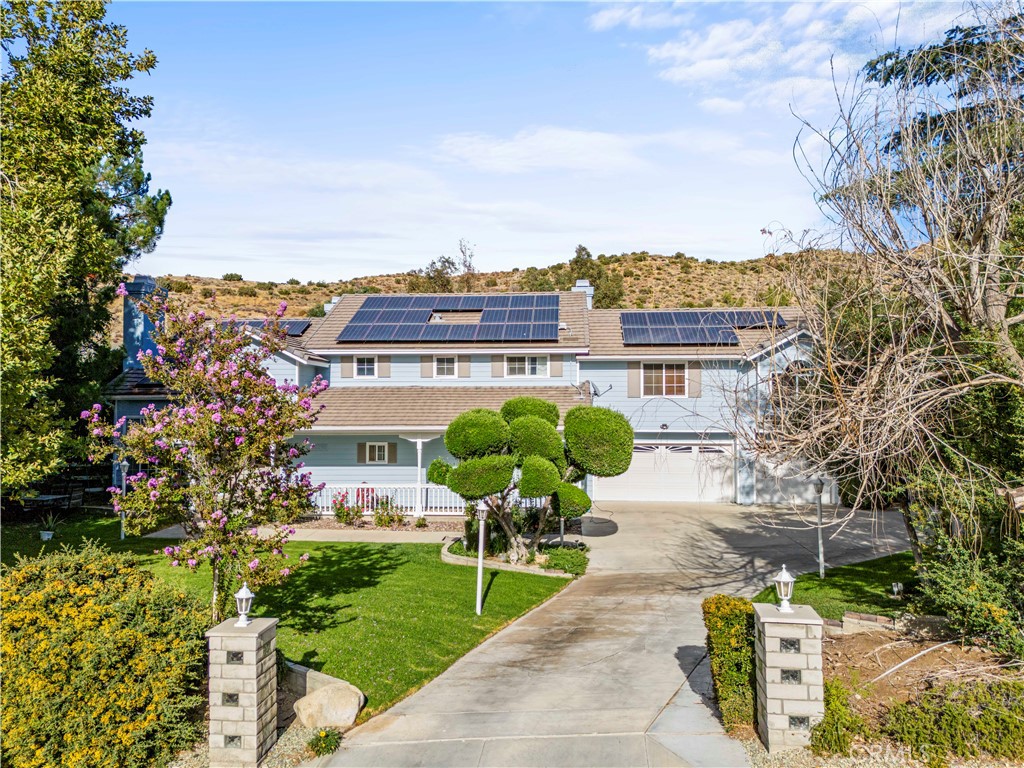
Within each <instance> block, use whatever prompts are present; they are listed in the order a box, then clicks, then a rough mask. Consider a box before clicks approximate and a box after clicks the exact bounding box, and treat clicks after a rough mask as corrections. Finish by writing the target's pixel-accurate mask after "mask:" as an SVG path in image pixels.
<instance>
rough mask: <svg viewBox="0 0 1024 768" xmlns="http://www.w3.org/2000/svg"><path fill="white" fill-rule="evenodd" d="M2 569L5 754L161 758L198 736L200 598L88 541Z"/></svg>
mask: <svg viewBox="0 0 1024 768" xmlns="http://www.w3.org/2000/svg"><path fill="white" fill-rule="evenodd" d="M2 575H3V591H2V596H0V609H2V612H3V623H2V625H0V674H2V675H3V688H2V690H0V704H2V708H3V722H4V737H3V744H2V762H3V764H4V765H10V766H14V767H15V768H43V767H44V766H46V767H47V768H49V767H50V766H66V767H67V768H86V767H88V768H93V767H94V766H110V767H111V768H115V767H116V768H128V767H129V766H151V765H161V764H163V763H166V762H167V761H168V759H169V758H170V757H171V756H172V755H173V754H174V753H175V752H176V751H178V750H180V749H183V748H186V747H189V746H191V745H193V744H194V743H195V742H196V741H197V740H198V739H200V738H201V737H202V735H203V704H204V696H203V695H202V693H203V683H204V673H205V667H206V641H205V639H204V636H203V633H204V631H205V629H206V624H205V620H204V616H205V611H204V608H203V606H202V605H201V603H199V601H197V600H196V599H195V598H193V597H191V596H190V595H187V594H184V593H182V592H179V591H177V590H175V589H173V588H172V587H170V586H169V585H167V584H165V583H164V582H162V581H159V580H158V579H156V578H155V577H154V576H153V574H152V573H150V572H149V571H146V570H143V569H141V568H140V567H139V566H138V564H137V561H136V559H135V558H134V557H133V556H131V555H127V554H113V553H111V552H109V551H107V550H105V549H103V548H101V547H99V546H98V545H96V544H93V543H87V544H85V545H84V546H82V548H81V549H79V550H72V549H69V548H67V547H65V548H64V549H63V550H60V551H58V552H54V553H52V554H48V555H46V556H43V557H39V558H35V559H19V561H18V563H17V564H16V565H15V566H14V567H13V568H5V569H4V571H3V574H2Z"/></svg>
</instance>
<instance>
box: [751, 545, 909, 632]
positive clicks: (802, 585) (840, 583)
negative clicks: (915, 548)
mask: <svg viewBox="0 0 1024 768" xmlns="http://www.w3.org/2000/svg"><path fill="white" fill-rule="evenodd" d="M913 566H914V556H913V555H912V554H911V553H910V552H901V553H900V554H898V555H887V556H886V557H880V558H878V559H877V560H867V561H865V562H863V563H856V564H855V565H843V566H839V567H838V568H829V569H827V570H826V571H825V578H824V579H819V578H818V572H817V571H815V572H814V573H805V574H802V575H800V576H797V578H796V584H794V585H793V600H792V602H793V603H799V604H801V605H809V606H811V607H812V608H814V610H816V611H817V612H818V614H819V615H820V616H821V617H822V618H825V619H837V620H838V619H842V618H843V613H844V612H846V611H854V612H856V613H874V614H878V615H880V616H896V615H898V614H900V613H902V612H903V611H905V610H906V609H907V605H906V602H905V601H903V600H893V599H892V598H891V597H887V595H891V594H892V584H893V582H894V581H900V582H903V584H904V585H905V586H908V587H909V586H910V583H911V582H912V581H913V580H914V579H915V575H914V571H913ZM754 602H755V603H778V602H779V601H778V598H777V597H776V596H775V587H774V586H771V587H768V588H767V589H764V590H762V591H761V592H760V593H759V594H758V595H757V597H755V598H754Z"/></svg>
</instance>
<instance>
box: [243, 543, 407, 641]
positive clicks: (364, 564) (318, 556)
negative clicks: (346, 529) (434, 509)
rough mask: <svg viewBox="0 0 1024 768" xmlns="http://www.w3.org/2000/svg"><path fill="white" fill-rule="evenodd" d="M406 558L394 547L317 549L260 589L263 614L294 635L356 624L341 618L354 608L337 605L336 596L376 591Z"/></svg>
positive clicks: (352, 618) (357, 546)
mask: <svg viewBox="0 0 1024 768" xmlns="http://www.w3.org/2000/svg"><path fill="white" fill-rule="evenodd" d="M406 562H408V558H407V557H406V556H405V555H404V554H402V552H401V551H400V550H399V549H398V548H397V547H393V546H388V545H369V544H345V545H343V546H341V545H339V546H326V547H318V548H316V549H315V550H312V551H311V553H310V558H309V562H307V563H306V564H305V565H303V566H302V567H301V568H299V569H297V570H296V571H295V572H294V573H293V574H292V575H291V576H289V577H288V578H287V579H286V580H285V581H284V583H282V584H279V585H277V586H275V587H268V588H267V589H265V590H263V593H262V594H261V596H260V597H261V600H260V602H261V603H263V605H264V607H265V610H264V611H261V613H265V614H266V615H269V616H276V617H278V618H279V619H280V620H281V624H283V625H287V626H288V627H289V628H291V629H293V630H295V631H296V632H302V633H307V632H322V631H324V630H327V629H332V628H334V627H338V626H341V625H342V624H347V623H349V622H352V621H355V619H356V617H355V616H348V617H345V611H346V609H348V608H351V607H352V604H351V603H349V604H347V605H336V604H334V603H333V602H332V598H333V597H334V596H335V595H343V594H352V593H354V592H359V591H360V590H363V589H370V588H372V587H376V586H377V585H378V584H379V583H380V581H381V579H382V578H383V577H384V576H387V575H388V574H391V573H394V572H395V571H396V570H398V568H400V567H401V566H402V565H404V564H405V563H406Z"/></svg>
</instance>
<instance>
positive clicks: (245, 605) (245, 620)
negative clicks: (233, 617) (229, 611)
mask: <svg viewBox="0 0 1024 768" xmlns="http://www.w3.org/2000/svg"><path fill="white" fill-rule="evenodd" d="M254 597H256V595H254V594H253V593H252V590H251V589H249V583H248V582H244V581H243V582H242V588H241V589H240V590H238V591H237V592H235V606H236V607H237V608H238V621H236V622H235V626H236V627H248V626H249V625H250V624H252V619H250V618H249V611H251V610H252V599H253V598H254Z"/></svg>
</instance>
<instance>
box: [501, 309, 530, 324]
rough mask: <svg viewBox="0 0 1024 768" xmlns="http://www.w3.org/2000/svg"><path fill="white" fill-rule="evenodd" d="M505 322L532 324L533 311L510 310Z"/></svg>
mask: <svg viewBox="0 0 1024 768" xmlns="http://www.w3.org/2000/svg"><path fill="white" fill-rule="evenodd" d="M507 322H509V323H532V322H533V310H532V309H510V310H509V311H508V318H507Z"/></svg>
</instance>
